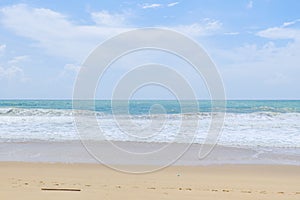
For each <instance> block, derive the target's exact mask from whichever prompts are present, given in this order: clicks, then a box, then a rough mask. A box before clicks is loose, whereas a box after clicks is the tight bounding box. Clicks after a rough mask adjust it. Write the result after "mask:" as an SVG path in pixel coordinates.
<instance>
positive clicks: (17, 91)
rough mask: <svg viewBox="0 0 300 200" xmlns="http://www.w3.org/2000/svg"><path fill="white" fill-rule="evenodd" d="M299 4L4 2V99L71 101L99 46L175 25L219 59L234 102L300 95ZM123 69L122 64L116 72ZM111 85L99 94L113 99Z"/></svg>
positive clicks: (0, 37)
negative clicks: (112, 39)
mask: <svg viewBox="0 0 300 200" xmlns="http://www.w3.org/2000/svg"><path fill="white" fill-rule="evenodd" d="M299 9H300V1H297V0H294V1H291V0H290V1H289V0H288V1H281V0H276V1H275V0H260V1H258V0H257V1H255V0H252V1H251V0H250V1H249V0H240V1H216V0H211V1H196V0H194V1H176V0H175V1H144V2H143V1H98V0H94V1H79V0H78V1H72V3H69V2H68V1H57V0H43V1H41V0H40V1H34V0H23V1H11V0H10V1H8V0H2V1H0V99H4V98H47V99H48V98H56V99H59V98H71V97H72V92H73V85H74V81H75V79H76V75H77V73H78V70H79V67H80V64H81V63H82V62H83V60H84V59H85V58H86V57H87V55H88V53H89V52H91V50H93V49H94V48H95V47H96V46H97V44H100V43H101V42H103V41H104V40H106V39H108V38H110V37H112V36H114V35H116V34H118V33H121V32H124V31H127V30H131V29H134V28H143V27H165V28H170V29H174V30H176V31H179V32H182V33H184V34H186V35H188V36H189V37H191V38H193V39H194V40H196V41H197V42H199V44H201V46H202V47H203V48H204V49H206V51H207V53H208V54H209V55H210V57H211V58H212V59H213V61H214V62H215V63H216V65H217V67H218V70H219V72H220V74H221V76H222V79H223V81H224V86H225V89H226V95H227V98H229V99H300V84H299V75H300V12H299ZM136 56H138V57H139V58H138V59H139V60H141V61H145V60H147V59H149V57H150V58H153V59H154V60H155V56H153V57H151V56H148V57H147V56H146V54H140V55H136ZM135 58H137V57H135ZM165 58H168V56H165V57H164V60H165ZM143 59H144V60H143ZM156 59H157V60H159V59H161V58H159V57H158V58H157V57H156ZM169 61H170V63H172V62H174V60H173V61H172V58H171V57H170V58H169ZM127 63H128V61H127ZM177 63H178V62H177ZM182 67H184V64H182ZM123 70H124V68H122V67H120V68H119V66H115V68H113V70H112V72H111V76H117V75H121V74H122V73H123V72H124V71H123ZM183 71H185V72H186V76H187V78H188V79H190V80H191V82H192V83H191V84H192V85H193V87H195V88H197V87H198V85H199V88H201V90H200V91H199V95H198V96H199V98H201V97H205V91H202V88H203V87H202V86H200V85H201V84H202V85H203V83H201V80H200V81H199V80H194V79H197V77H194V75H193V72H192V71H188V70H183ZM189 73H190V74H189ZM166 78H167V77H166ZM111 79H113V78H111ZM105 80H106V81H108V82H109V81H110V75H109V74H108V75H107V78H106V79H105ZM106 85H107V87H104V88H102V89H101V90H100V91H99V98H109V97H108V96H109V91H111V87H109V85H110V84H109V83H106ZM145 91H146V92H144V93H143V92H141V93H140V94H139V95H140V96H139V97H141V98H150V97H151V96H153V95H154V96H155V95H157V94H160V95H162V96H160V97H161V98H168V96H163V92H161V91H160V89H157V88H156V89H155V88H150V89H148V90H145ZM158 98H159V97H158Z"/></svg>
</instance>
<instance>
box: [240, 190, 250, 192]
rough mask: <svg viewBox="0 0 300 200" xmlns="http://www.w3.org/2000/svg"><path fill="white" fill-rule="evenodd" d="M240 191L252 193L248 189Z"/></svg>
mask: <svg viewBox="0 0 300 200" xmlns="http://www.w3.org/2000/svg"><path fill="white" fill-rule="evenodd" d="M241 192H242V193H252V192H251V191H250V190H243V191H241Z"/></svg>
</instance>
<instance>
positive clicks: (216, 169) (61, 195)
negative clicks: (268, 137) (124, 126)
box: [0, 162, 300, 200]
mask: <svg viewBox="0 0 300 200" xmlns="http://www.w3.org/2000/svg"><path fill="white" fill-rule="evenodd" d="M130 167H131V168H132V169H134V168H138V167H140V166H134V165H131V166H130ZM0 170H1V174H0V187H1V190H0V198H1V199H20V198H22V199H23V200H27V199H30V200H31V199H64V200H67V199H146V200H147V199H199V198H200V199H201V198H202V199H206V200H212V199H225V200H226V199H228V200H229V199H239V200H246V199H249V200H250V199H270V200H271V199H272V200H273V199H275V200H276V199H288V200H293V199H299V198H300V167H299V166H278V165H267V166H266V165H219V166H170V167H168V168H165V169H162V170H159V171H157V172H153V173H147V174H138V175H137V174H126V173H122V172H118V171H115V170H111V169H109V168H107V167H105V166H103V165H98V164H86V163H85V164H74V163H73V164H66V163H64V164H63V163H52V164H51V163H28V162H27V163H20V162H0Z"/></svg>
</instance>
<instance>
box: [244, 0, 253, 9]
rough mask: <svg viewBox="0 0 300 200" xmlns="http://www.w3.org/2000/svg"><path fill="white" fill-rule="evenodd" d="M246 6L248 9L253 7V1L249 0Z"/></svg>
mask: <svg viewBox="0 0 300 200" xmlns="http://www.w3.org/2000/svg"><path fill="white" fill-rule="evenodd" d="M246 7H247V8H248V9H251V8H253V1H249V2H248V4H247V6H246Z"/></svg>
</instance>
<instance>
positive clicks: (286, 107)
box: [0, 100, 300, 114]
mask: <svg viewBox="0 0 300 200" xmlns="http://www.w3.org/2000/svg"><path fill="white" fill-rule="evenodd" d="M117 104H119V105H120V106H126V105H127V101H119V102H117ZM155 104H159V105H162V106H163V107H164V108H165V110H166V111H167V113H168V114H179V113H181V107H180V102H178V101H175V100H131V101H129V105H130V106H129V113H130V114H147V113H148V111H149V109H150V107H151V106H152V105H155ZM198 104H199V110H195V112H211V102H210V101H206V100H199V101H198ZM182 106H189V101H182ZM83 107H84V106H83ZM0 108H24V109H54V110H55V109H61V110H63V109H65V110H69V109H72V101H71V100H0ZM95 111H98V112H103V113H106V114H111V101H109V100H96V101H95ZM219 111H220V112H225V111H224V109H220V110H219ZM226 112H228V113H253V112H274V113H276V112H278V113H289V112H291V113H299V112H300V100H229V101H227V102H226ZM0 114H4V113H0Z"/></svg>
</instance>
